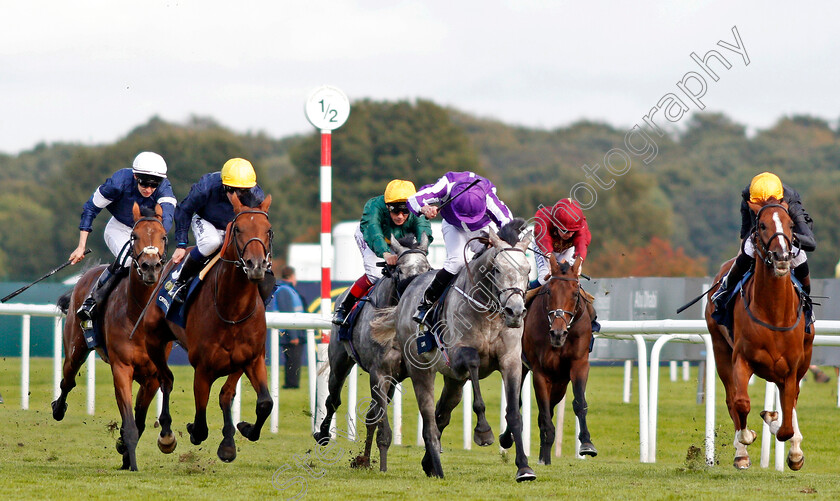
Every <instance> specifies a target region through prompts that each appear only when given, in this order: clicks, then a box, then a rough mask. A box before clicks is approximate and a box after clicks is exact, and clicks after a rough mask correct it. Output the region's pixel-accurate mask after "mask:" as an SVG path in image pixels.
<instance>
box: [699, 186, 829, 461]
mask: <svg viewBox="0 0 840 501" xmlns="http://www.w3.org/2000/svg"><path fill="white" fill-rule="evenodd" d="M749 205H750V210H752V211H753V213H756V214H757V216H756V223H755V228H754V229H753V232H752V234H751V235H750V236H749V238H750V239H752V242H753V244H754V246H755V253H756V254H755V257H756V260H755V273H754V274H753V276H752V277H751V278H750V279H749V280H748V281H747V282H746V284H745V285H744V290H743V291H742V293H741V294H740V295H739V296H738V297H736V298H735V305H734V307H733V308H734V315H733V316H734V319H733V320H734V323H733V328H732V332H731V333H729V332H728V329H727V328H726V327H725V326H723V325H721V324H718V323H717V322H715V320H714V319H712V312H713V311H714V305H713V303H712V301H711V299H709V301H708V303H707V305H706V312H705V313H706V324H707V326H708V328H709V333H710V334H711V336H712V343H713V346H714V353H715V363H716V365H717V371H718V376H719V377H720V380H721V382H722V383H723V386H724V388H725V389H726V406H727V407H728V408H729V415H730V416H731V417H732V422H733V423H734V425H735V440H734V446H735V461H734V466H735V467H736V468H738V469H746V468H749V467H750V464H751V462H750V457H749V454H748V453H747V446H748V445H750V444H751V443H753V441H754V440H755V438H756V433H755V431H753V430H751V429H749V428H748V427H747V415H748V414H749V412H750V397H749V394H748V393H747V384H748V382H749V379H750V376H752V374H755V375H757V376H759V377H761V378H764V379H765V380H767V381H769V382H771V383H775V384H776V386H778V388H779V395H780V401H781V405H782V415H781V419H780V416H779V414H778V413H777V412H768V411H762V412H761V417H762V418H763V419H764V421H765V422H766V423H767V424H768V425H769V426H770V432H771V433H773V434H774V435H775V436H776V438H777V439H778V440H780V441H786V440H789V439H790V440H791V444H790V451H789V452H788V457H787V464H788V466H789V467H790V469H791V470H799V469H800V468H802V464H803V463H804V461H805V456H804V454H803V453H802V449H801V447H800V444H801V442H802V433H801V432H800V431H799V423H798V421H797V416H796V402H797V400H798V398H799V382H800V381H801V380H802V377H803V376H804V375H805V373H806V372H807V371H808V366H809V365H810V363H811V350H812V348H813V343H814V326H813V325H811V329H810V331H811V332H810V333H808V332H805V325H806V323H807V320H808V319H806V318H804V313H803V302H804V301H805V299H804V298H803V297H801V296H800V295H799V294H798V292H797V290H796V289H795V287H794V285H793V283H792V282H791V278H790V273H791V260H792V259H793V257H794V253H793V246H792V245H791V239H792V229H793V222H792V221H791V218H790V216H789V215H788V212H787V204H786V203H785V202H779V201H777V200H775V199H770V201H768V202H766V203H765V204H761V205H759V204H753V203H750V204H749ZM733 261H734V260H730V261H727V262H726V263H724V264H723V266H722V267H721V269H720V272H718V274H717V276H716V277H715V278H716V281H719V280H720V278H721V277H722V276H723V274H724V273H725V272H727V271H728V270H729V268H730V267H731V265H732V262H733ZM714 290H715V289H712V291H711V292H710V293H709V298H711V294H712V293H714ZM730 334H731V335H730Z"/></svg>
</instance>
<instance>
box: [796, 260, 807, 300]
mask: <svg viewBox="0 0 840 501" xmlns="http://www.w3.org/2000/svg"><path fill="white" fill-rule="evenodd" d="M793 276H794V277H796V279H797V280H799V283H800V284H802V290H803V291H805V294H808V295H809V296H810V295H811V270H810V269H809V268H808V261H805V262H804V263H802V264H800V265H799V266H797V267H796V268H794V269H793Z"/></svg>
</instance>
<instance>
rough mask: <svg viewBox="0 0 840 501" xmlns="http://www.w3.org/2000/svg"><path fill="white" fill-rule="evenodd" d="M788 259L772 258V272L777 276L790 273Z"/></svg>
mask: <svg viewBox="0 0 840 501" xmlns="http://www.w3.org/2000/svg"><path fill="white" fill-rule="evenodd" d="M790 262H791V260H790V259H786V260H776V259H774V260H773V274H774V275H776V276H777V277H783V276H785V275H787V274H788V273H790Z"/></svg>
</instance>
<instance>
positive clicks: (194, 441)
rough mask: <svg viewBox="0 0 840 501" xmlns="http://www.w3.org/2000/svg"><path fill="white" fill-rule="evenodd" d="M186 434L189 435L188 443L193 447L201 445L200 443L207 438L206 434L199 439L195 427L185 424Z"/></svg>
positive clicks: (191, 424)
mask: <svg viewBox="0 0 840 501" xmlns="http://www.w3.org/2000/svg"><path fill="white" fill-rule="evenodd" d="M187 432H188V433H189V434H190V442H191V443H192V444H193V445H201V442H204V439H205V438H207V434H206V433H205V434H204V437H203V438H202V437H199V436H198V433H196V432H197V430H196V428H195V425H194V424H193V423H187Z"/></svg>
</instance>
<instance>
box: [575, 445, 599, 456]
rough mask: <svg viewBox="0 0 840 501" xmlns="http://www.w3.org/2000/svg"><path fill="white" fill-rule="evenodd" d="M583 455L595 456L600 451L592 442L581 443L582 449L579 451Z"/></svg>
mask: <svg viewBox="0 0 840 501" xmlns="http://www.w3.org/2000/svg"><path fill="white" fill-rule="evenodd" d="M578 454H580V455H581V456H592V457H595V456H597V455H598V451H597V450H595V446H594V445H592V444H590V443H588V442H587V443H585V444H580V451H579V452H578Z"/></svg>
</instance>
